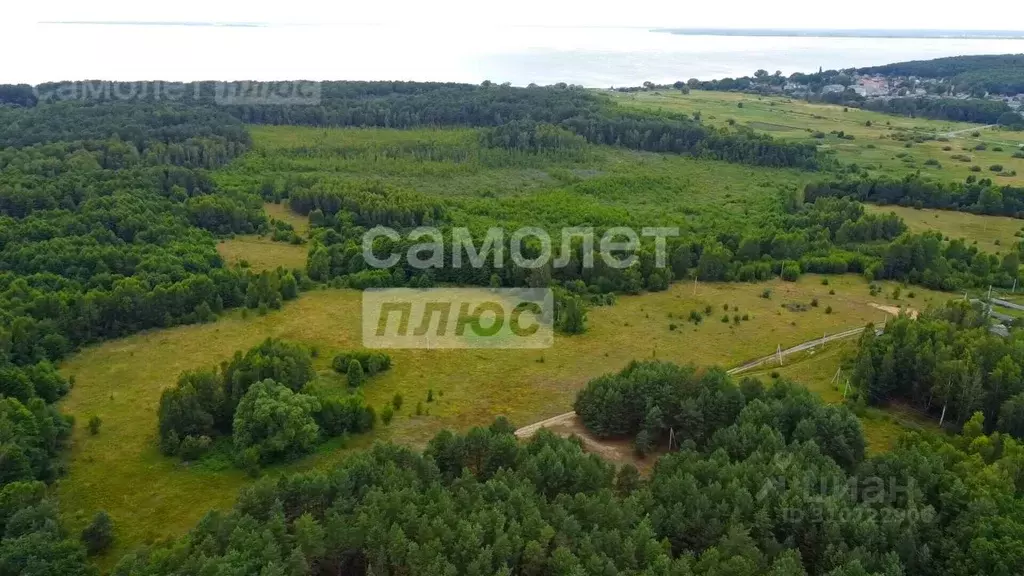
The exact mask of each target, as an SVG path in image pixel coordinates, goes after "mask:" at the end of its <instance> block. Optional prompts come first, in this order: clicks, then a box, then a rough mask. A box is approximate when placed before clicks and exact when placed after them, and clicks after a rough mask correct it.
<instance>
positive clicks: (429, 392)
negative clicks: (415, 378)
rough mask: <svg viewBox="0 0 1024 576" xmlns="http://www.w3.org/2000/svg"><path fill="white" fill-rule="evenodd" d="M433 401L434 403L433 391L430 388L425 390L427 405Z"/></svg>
mask: <svg viewBox="0 0 1024 576" xmlns="http://www.w3.org/2000/svg"><path fill="white" fill-rule="evenodd" d="M433 401H434V389H433V388H431V389H430V390H427V403H428V404H429V403H431V402H433Z"/></svg>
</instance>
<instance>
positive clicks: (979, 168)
mask: <svg viewBox="0 0 1024 576" xmlns="http://www.w3.org/2000/svg"><path fill="white" fill-rule="evenodd" d="M971 172H981V166H971Z"/></svg>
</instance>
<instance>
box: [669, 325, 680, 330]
mask: <svg viewBox="0 0 1024 576" xmlns="http://www.w3.org/2000/svg"><path fill="white" fill-rule="evenodd" d="M676 328H678V326H676V325H675V324H669V325H668V329H669V331H675V329H676Z"/></svg>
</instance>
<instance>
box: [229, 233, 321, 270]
mask: <svg viewBox="0 0 1024 576" xmlns="http://www.w3.org/2000/svg"><path fill="white" fill-rule="evenodd" d="M306 251H307V248H306V246H303V245H299V244H289V243H287V242H274V241H273V240H271V239H270V238H263V237H260V236H255V235H246V236H235V237H234V238H228V239H225V240H221V241H220V242H219V243H218V244H217V252H218V253H220V256H221V258H223V259H224V261H225V262H227V263H228V265H229V266H234V265H236V264H242V263H243V262H247V263H248V264H249V267H250V268H252V269H253V270H255V271H257V272H261V271H263V270H274V269H276V268H277V267H278V266H281V267H283V268H285V269H286V270H291V269H294V268H298V269H299V270H305V269H306V253H307V252H306Z"/></svg>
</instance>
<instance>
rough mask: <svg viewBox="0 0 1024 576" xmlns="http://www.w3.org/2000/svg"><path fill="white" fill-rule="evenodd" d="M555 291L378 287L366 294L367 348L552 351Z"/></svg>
mask: <svg viewBox="0 0 1024 576" xmlns="http://www.w3.org/2000/svg"><path fill="white" fill-rule="evenodd" d="M553 344H554V296H553V294H552V292H551V289H550V288H521V289H520V288H428V289H413V288H378V289H368V290H365V291H363V346H365V347H367V348H427V349H439V348H493V349H497V348H533V349H539V348H550V347H551V346H552V345H553Z"/></svg>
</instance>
